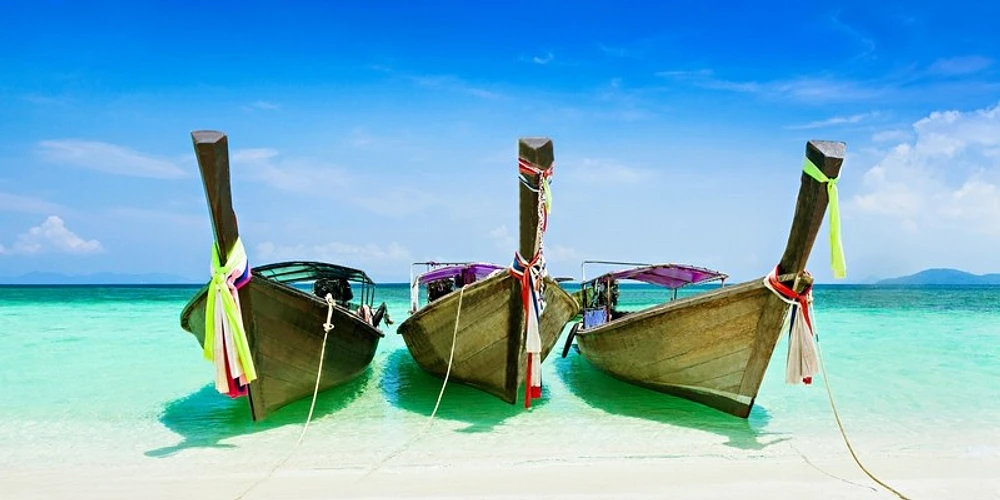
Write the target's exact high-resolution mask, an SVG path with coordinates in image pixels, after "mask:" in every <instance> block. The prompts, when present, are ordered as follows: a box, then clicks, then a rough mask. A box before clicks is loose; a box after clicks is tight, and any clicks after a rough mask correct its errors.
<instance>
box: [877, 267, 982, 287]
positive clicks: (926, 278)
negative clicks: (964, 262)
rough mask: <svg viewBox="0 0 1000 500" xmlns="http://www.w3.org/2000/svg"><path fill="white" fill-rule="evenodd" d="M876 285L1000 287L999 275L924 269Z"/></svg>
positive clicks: (879, 281)
mask: <svg viewBox="0 0 1000 500" xmlns="http://www.w3.org/2000/svg"><path fill="white" fill-rule="evenodd" d="M875 284H876V285H1000V273H992V274H972V273H968V272H965V271H960V270H958V269H924V270H923V271H920V272H919V273H916V274H911V275H909V276H901V277H899V278H888V279H883V280H878V281H876V282H875Z"/></svg>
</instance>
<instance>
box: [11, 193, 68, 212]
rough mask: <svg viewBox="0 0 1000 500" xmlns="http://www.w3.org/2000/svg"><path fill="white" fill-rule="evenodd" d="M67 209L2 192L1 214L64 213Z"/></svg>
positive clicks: (44, 201) (47, 202) (42, 200)
mask: <svg viewBox="0 0 1000 500" xmlns="http://www.w3.org/2000/svg"><path fill="white" fill-rule="evenodd" d="M63 211H65V208H63V207H62V206H60V205H59V204H57V203H52V202H50V201H47V200H44V199H42V198H36V197H34V196H24V195H20V194H14V193H2V192H0V212H24V213H29V214H39V213H41V214H44V213H49V214H50V213H53V212H63Z"/></svg>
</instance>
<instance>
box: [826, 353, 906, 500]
mask: <svg viewBox="0 0 1000 500" xmlns="http://www.w3.org/2000/svg"><path fill="white" fill-rule="evenodd" d="M816 352H817V353H818V354H819V366H820V369H821V370H823V385H825V386H826V395H827V396H828V397H829V399H830V408H831V409H832V410H833V418H834V419H836V420H837V427H838V428H839V429H840V436H841V437H843V438H844V444H845V445H847V451H849V452H851V458H853V459H854V463H856V464H858V467H860V468H861V471H862V472H864V473H865V475H867V476H868V477H870V478H871V479H872V481H875V482H876V483H878V484H879V486H881V487H883V488H885V489H887V490H889V491H891V492H892V493H894V494H895V495H896V496H897V497H899V498H901V499H902V500H910V499H909V497H907V496H906V495H904V494H902V493H900V492H899V491H897V490H896V489H895V488H893V487H892V486H889V485H888V484H886V483H884V482H882V480H880V479H879V478H877V477H875V475H874V474H872V473H871V472H869V471H868V469H867V468H865V466H864V465H862V464H861V460H860V459H858V455H857V454H856V453H855V452H854V447H853V446H851V442H850V441H849V440H848V439H847V432H846V431H845V430H844V425H843V424H842V423H841V422H840V413H839V412H837V405H836V404H834V402H833V391H831V390H830V377H829V376H827V374H826V363H824V362H823V351H822V350H821V349H820V348H819V341H818V339H817V342H816Z"/></svg>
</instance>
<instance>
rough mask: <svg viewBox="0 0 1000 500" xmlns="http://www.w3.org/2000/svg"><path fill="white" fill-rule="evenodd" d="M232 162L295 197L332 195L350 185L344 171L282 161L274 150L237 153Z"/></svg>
mask: <svg viewBox="0 0 1000 500" xmlns="http://www.w3.org/2000/svg"><path fill="white" fill-rule="evenodd" d="M230 161H231V162H232V164H233V166H234V167H238V168H246V169H247V170H248V171H249V174H250V177H252V178H253V179H254V180H257V181H260V182H262V183H264V184H267V185H269V186H272V187H274V188H276V189H279V190H282V191H289V192H293V193H305V194H327V195H329V194H331V193H336V191H337V190H340V189H342V188H344V187H346V186H347V185H348V184H349V182H350V176H349V175H348V173H347V171H345V170H343V169H341V168H338V167H335V166H331V165H320V164H315V163H312V162H310V161H308V160H302V159H295V158H291V159H283V158H280V154H279V153H278V151H277V150H275V149H271V148H255V149H240V150H236V151H234V152H233V153H232V155H231V156H230Z"/></svg>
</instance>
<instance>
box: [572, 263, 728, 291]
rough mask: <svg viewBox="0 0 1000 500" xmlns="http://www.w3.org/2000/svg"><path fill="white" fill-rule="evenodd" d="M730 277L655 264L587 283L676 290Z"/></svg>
mask: <svg viewBox="0 0 1000 500" xmlns="http://www.w3.org/2000/svg"><path fill="white" fill-rule="evenodd" d="M728 277H729V276H728V275H726V274H725V273H722V272H719V271H715V270H712V269H706V268H704V267H697V266H689V265H685V264H655V265H645V266H641V267H633V268H629V269H622V270H619V271H614V272H610V273H606V274H602V275H601V276H598V277H597V278H594V279H592V280H588V281H587V283H595V282H598V281H606V280H621V279H629V280H636V281H642V282H644V283H649V284H651V285H659V286H663V287H666V288H669V289H671V290H676V289H678V288H681V287H684V286H687V285H697V284H699V283H709V282H712V281H725V280H726V278H728Z"/></svg>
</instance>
